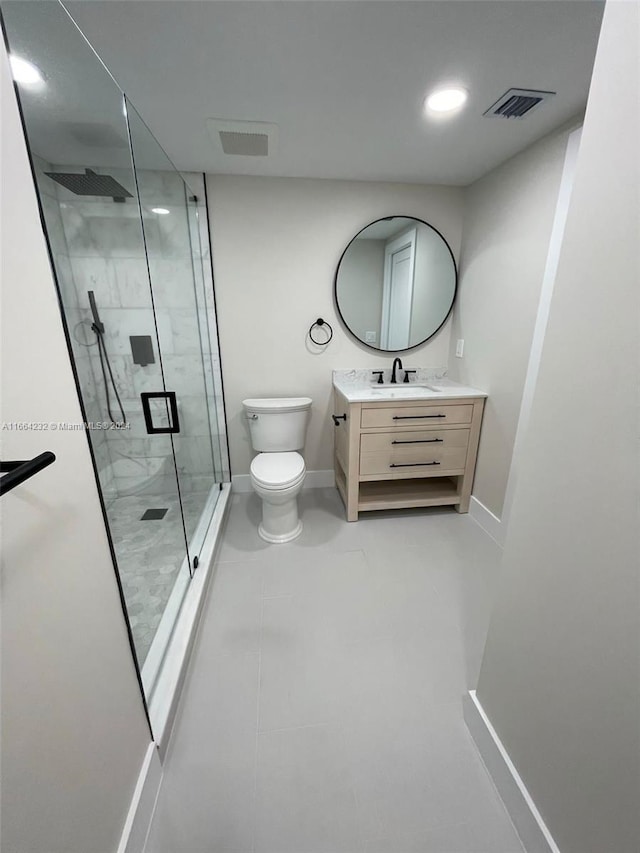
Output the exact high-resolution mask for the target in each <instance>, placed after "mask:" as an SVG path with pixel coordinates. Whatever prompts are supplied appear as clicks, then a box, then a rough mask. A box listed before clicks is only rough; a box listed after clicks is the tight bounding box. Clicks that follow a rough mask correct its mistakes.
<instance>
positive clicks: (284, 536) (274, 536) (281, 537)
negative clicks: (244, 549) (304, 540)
mask: <svg viewBox="0 0 640 853" xmlns="http://www.w3.org/2000/svg"><path fill="white" fill-rule="evenodd" d="M301 533H302V522H301V521H298V525H297V527H296V528H295V529H294V530H292V531H291V532H290V533H279V534H278V533H268V532H267V531H266V530H265V529H264V526H263V525H262V524H259V525H258V535H259V536H260V538H261V539H264V541H265V542H270V543H271V544H272V545H283V544H284V543H285V542H293V540H294V539H297V538H298V536H300V534H301Z"/></svg>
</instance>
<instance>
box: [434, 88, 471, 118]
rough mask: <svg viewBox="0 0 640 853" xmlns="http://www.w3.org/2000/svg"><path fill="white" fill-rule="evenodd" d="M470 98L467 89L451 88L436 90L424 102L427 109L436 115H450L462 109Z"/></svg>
mask: <svg viewBox="0 0 640 853" xmlns="http://www.w3.org/2000/svg"><path fill="white" fill-rule="evenodd" d="M467 98H468V92H467V90H466V89H462V88H461V87H460V86H450V87H449V88H447V89H435V90H434V91H433V92H432V93H431V94H430V95H429V96H428V97H427V99H426V101H425V102H424V105H425V107H426V108H427V109H428V110H431V111H432V112H434V113H448V112H451V111H452V110H457V109H460V107H461V106H462V105H463V104H464V103H465V101H466V100H467Z"/></svg>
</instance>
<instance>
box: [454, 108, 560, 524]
mask: <svg viewBox="0 0 640 853" xmlns="http://www.w3.org/2000/svg"><path fill="white" fill-rule="evenodd" d="M575 124H576V123H575V122H574V123H571V124H570V126H567V127H565V128H563V129H561V130H559V131H556V132H554V133H552V134H550V135H549V136H547V137H545V138H544V139H542V140H541V141H539V142H537V143H536V144H535V145H532V146H531V147H530V148H528V149H527V150H526V151H523V152H521V153H520V154H518V155H517V156H516V157H513V158H512V159H511V160H509V161H508V162H506V163H504V164H503V165H502V166H500V167H498V168H497V169H494V170H493V171H492V172H490V173H489V174H488V175H486V176H485V177H484V178H482V179H481V180H479V181H476V183H474V184H472V185H471V186H470V187H469V188H468V189H467V191H466V196H465V216H464V224H463V242H462V250H461V262H460V282H459V287H458V294H457V300H456V305H455V308H454V316H453V324H452V330H451V350H450V356H449V376H450V377H451V378H452V379H458V380H460V381H461V382H464V383H466V384H469V385H471V386H474V387H477V388H481V389H482V390H483V391H486V392H487V393H488V394H489V397H488V399H487V403H486V407H485V412H484V418H483V423H482V434H481V438H480V447H479V450H478V463H477V468H476V476H475V481H474V486H473V494H474V497H476V498H477V499H478V500H479V501H481V502H482V503H483V504H484V505H485V506H486V507H487V508H488V509H489V510H491V512H493V513H494V514H495V515H497V516H498V517H500V516H501V514H502V509H503V502H504V496H505V489H506V486H507V479H508V476H509V469H510V466H511V458H512V453H513V445H514V441H515V435H516V429H517V425H518V418H519V414H520V404H521V401H522V392H523V388H524V381H525V376H526V371H527V365H528V360H529V352H530V349H531V341H532V338H533V330H534V325H535V320H536V311H537V306H538V301H539V297H540V290H541V286H542V280H543V275H544V269H545V264H546V261H547V253H548V249H549V238H550V235H551V228H552V225H553V219H554V213H555V210H556V202H557V199H558V191H559V188H560V178H561V175H562V167H563V162H564V157H565V151H566V147H567V140H568V137H569V133H570V130H571V128H573V127H574V126H575ZM458 338H463V339H464V342H465V344H464V357H463V358H462V359H458V358H456V357H455V347H456V341H457V339H458Z"/></svg>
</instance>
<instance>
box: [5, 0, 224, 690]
mask: <svg viewBox="0 0 640 853" xmlns="http://www.w3.org/2000/svg"><path fill="white" fill-rule="evenodd" d="M0 8H1V11H2V17H3V29H4V35H5V39H6V41H7V45H8V50H9V54H10V57H12V60H13V59H15V58H16V57H18V58H19V59H21V60H24V61H27V62H29V63H31V64H32V65H33V67H35V69H36V72H37V75H36V74H33V75H32V79H31V80H28V79H26V78H25V77H24V76H21V75H20V73H19V71H18V72H16V71H15V70H14V78H15V81H16V87H17V90H18V95H19V102H20V106H21V112H22V116H23V124H24V128H25V135H26V137H27V142H28V145H29V149H30V154H31V160H32V166H33V172H34V179H35V183H36V187H37V190H38V197H39V202H40V208H41V214H42V220H43V225H44V228H45V232H46V236H47V240H48V244H49V250H50V255H51V261H52V266H53V269H54V272H55V277H56V281H57V286H58V295H59V301H60V306H61V310H62V318H63V322H64V327H65V332H66V334H67V338H68V342H69V347H70V351H71V355H72V360H73V364H74V370H75V374H76V380H77V385H78V390H79V394H80V398H81V402H82V407H83V413H84V418H85V424H84V426H82V425H79V426H80V427H81V428H84V429H86V432H87V435H88V438H89V443H90V446H91V450H92V455H93V460H94V464H95V468H96V473H97V477H98V482H99V487H100V491H101V496H102V501H103V507H104V510H105V516H106V521H107V526H108V531H109V536H110V541H111V545H112V551H113V554H114V561H115V564H116V568H117V577H118V581H119V585H120V590H121V595H122V598H123V602H124V605H125V611H126V618H127V624H128V627H129V631H130V636H131V639H132V645H133V649H134V653H135V658H136V661H137V665H138V668H139V671H140V675H141V680H142V683H143V686H144V690H145V694H146V697H147V701H149V699H150V697H151V695H152V692H153V689H154V684H155V683H156V679H157V675H158V672H159V670H160V667H161V664H162V661H163V657H164V655H165V652H166V649H167V645H168V643H169V640H170V637H171V633H172V630H173V626H174V624H175V621H176V618H177V615H178V613H179V610H180V605H181V603H182V600H183V598H184V596H185V594H186V591H187V589H188V586H189V582H190V579H191V578H192V577H193V575H194V572H196V571H197V569H198V561H199V555H200V551H201V548H202V545H203V542H204V538H205V534H206V532H207V528H208V526H209V522H210V520H211V518H212V515H213V512H214V509H215V506H216V501H217V499H218V495H219V493H220V489H221V484H222V483H223V481H226V480H228V479H229V474H228V461H227V460H228V457H227V455H226V434H225V427H224V412H223V408H222V394H221V387H220V385H221V382H220V372H219V361H218V351H217V336H216V325H215V315H214V307H213V299H212V297H213V294H212V279H211V267H210V263H211V261H210V251H209V240H208V230H207V223H206V206H205V199H204V197H203V190H204V180H203V177H202V176H201V175H191V176H186V178H187V180H185V177H183V176H182V175H181V174H180V173H179V172H178V171H177V170H176V169H175V168H174V167H173V164H172V163H171V161H170V160H169V158H168V157H167V155H166V154H165V153H164V151H163V150H162V148H161V146H160V145H159V144H158V142H157V141H156V139H155V138H154V136H153V134H152V133H151V132H150V130H149V129H148V128H147V127H146V125H145V124H144V122H143V120H142V119H141V117H140V116H139V114H138V113H137V112H136V110H135V108H134V106H133V105H132V104H131V102H130V101H129V100H128V98H127V97H126V95H125V93H124V92H123V91H122V90H121V89H120V88H119V86H118V85H117V83H116V82H115V80H114V78H113V77H112V76H111V74H110V73H109V71H108V70H107V69H106V67H105V66H104V65H103V63H102V62H101V61H100V59H99V58H98V56H97V55H96V54H95V52H94V51H93V49H92V48H91V46H90V45H89V43H88V42H87V40H86V39H85V38H84V36H83V35H82V33H81V32H80V30H79V29H78V28H77V26H76V25H75V23H74V22H73V20H72V19H71V17H70V16H69V15H68V13H67V12H66V10H65V9H64V7H63V6H62V5H61V4H60V3H58V2H50V0H46V1H45V2H38V0H36V2H7V3H3V4H2V5H1V7H0ZM37 78H39V79H37ZM34 343H35V342H34ZM34 357H35V358H41V359H42V369H43V371H46V369H47V367H46V353H43V352H38V350H37V345H34ZM90 570H91V567H90V566H88V567H87V571H90Z"/></svg>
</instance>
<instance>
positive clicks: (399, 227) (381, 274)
mask: <svg viewBox="0 0 640 853" xmlns="http://www.w3.org/2000/svg"><path fill="white" fill-rule="evenodd" d="M457 282H458V272H457V270H456V264H455V261H454V258H453V253H452V251H451V249H450V248H449V244H448V243H447V241H446V240H445V239H444V237H443V236H442V234H440V233H439V232H438V231H436V229H435V228H433V227H432V226H431V225H428V224H427V223H426V222H423V221H422V220H421V219H413V218H412V217H409V216H388V217H386V218H385V219H378V220H376V221H375V222H372V223H371V225H367V227H366V228H363V229H362V231H360V232H358V234H356V236H355V237H354V238H353V240H352V241H351V242H350V243H349V245H348V246H347V248H346V249H345V250H344V252H343V253H342V257H341V258H340V263H339V264H338V269H337V271H336V280H335V291H334V295H335V300H336V307H337V309H338V314H339V315H340V318H341V319H342V322H343V323H344V324H345V326H346V327H347V329H348V330H349V331H350V332H351V334H352V335H353V336H354V337H356V338H357V339H358V340H359V341H361V342H362V343H363V344H366V345H367V346H369V347H372V348H373V349H377V350H384V351H385V352H398V351H400V350H405V349H411V348H412V347H417V346H419V345H420V344H423V343H424V342H425V341H426V340H428V339H429V338H430V337H432V336H433V335H435V333H436V332H437V331H438V329H439V328H440V327H441V326H442V324H443V323H444V321H445V320H446V319H447V317H448V316H449V312H450V311H451V308H452V307H453V300H454V299H455V295H456V286H457Z"/></svg>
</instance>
